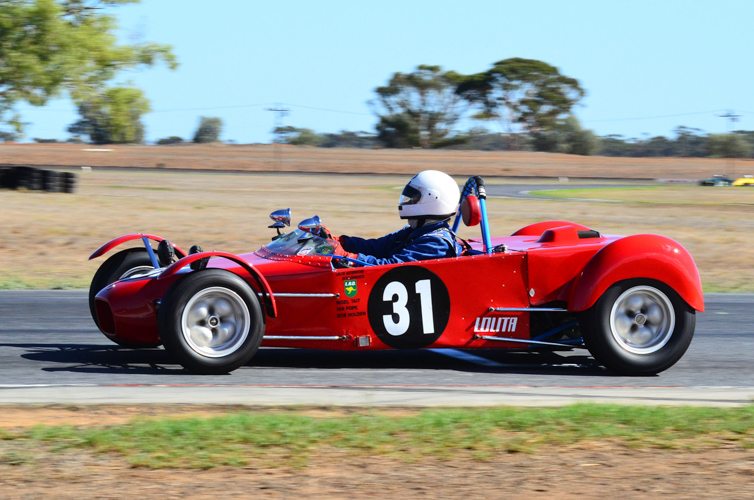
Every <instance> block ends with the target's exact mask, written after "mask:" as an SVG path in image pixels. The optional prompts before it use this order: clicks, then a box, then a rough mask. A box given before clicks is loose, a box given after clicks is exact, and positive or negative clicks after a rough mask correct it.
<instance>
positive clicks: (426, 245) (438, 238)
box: [340, 221, 461, 265]
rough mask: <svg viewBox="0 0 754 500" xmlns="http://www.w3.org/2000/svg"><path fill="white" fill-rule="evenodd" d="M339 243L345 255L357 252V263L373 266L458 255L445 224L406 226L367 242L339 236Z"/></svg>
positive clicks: (448, 228)
mask: <svg viewBox="0 0 754 500" xmlns="http://www.w3.org/2000/svg"><path fill="white" fill-rule="evenodd" d="M340 244H341V245H342V247H343V249H344V250H346V251H347V252H353V253H358V254H359V255H358V257H357V258H358V259H359V260H361V261H364V262H366V263H368V264H373V265H382V264H397V263H399V262H411V261H417V260H426V259H438V258H440V257H455V256H457V255H459V253H460V252H461V247H460V246H459V245H458V244H457V243H456V239H455V237H454V236H453V233H452V231H451V230H450V226H448V222H447V221H440V222H434V223H426V224H424V225H423V226H422V227H418V228H416V229H412V228H411V226H406V227H404V228H403V229H400V230H398V231H396V232H394V233H390V234H387V235H385V236H383V237H381V238H374V239H369V240H367V239H364V238H358V237H356V236H341V237H340Z"/></svg>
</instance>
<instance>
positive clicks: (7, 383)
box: [0, 291, 754, 406]
mask: <svg viewBox="0 0 754 500" xmlns="http://www.w3.org/2000/svg"><path fill="white" fill-rule="evenodd" d="M753 305H754V295H727V294H712V295H708V296H707V311H706V312H705V313H703V314H699V315H698V317H697V330H696V335H695V338H694V341H693V342H692V344H691V347H690V349H689V351H688V352H687V353H686V355H685V356H684V358H683V359H681V361H680V362H679V363H678V364H676V365H675V366H674V367H672V368H670V369H669V370H667V371H665V372H663V373H661V374H659V375H657V376H651V377H621V376H615V375H611V374H610V373H608V372H606V371H605V370H604V369H603V368H601V367H600V366H598V365H596V364H595V363H594V362H593V361H592V360H591V358H590V357H589V356H588V354H587V353H586V351H572V352H569V353H561V354H531V353H505V352H500V351H465V352H464V351H455V350H410V351H382V352H350V353H349V352H335V351H311V350H301V349H261V350H260V351H259V353H258V354H257V356H256V357H255V358H254V359H253V360H252V363H250V364H249V366H246V367H243V368H241V369H239V370H237V371H235V372H233V373H232V374H229V375H222V376H198V375H190V374H188V373H186V372H185V371H184V370H183V369H182V368H181V367H180V366H179V365H177V364H175V363H174V362H172V361H171V359H170V358H169V356H168V355H167V353H166V352H165V351H163V350H162V349H147V350H131V349H125V348H120V347H117V346H115V345H113V344H112V343H110V341H108V340H107V339H106V338H104V337H103V336H102V335H101V334H100V333H99V332H98V331H97V329H96V327H95V326H94V324H93V322H92V320H91V318H90V317H89V310H88V307H87V302H86V293H85V292H83V291H3V292H0V318H1V319H2V321H0V374H2V379H1V380H0V403H6V404H16V403H35V404H50V403H58V404H87V403H129V404H142V403H213V404H219V403H222V404H245V405H260V406H263V405H286V404H300V405H375V406H378V405H382V406H432V405H490V404H522V405H554V404H564V403H570V402H574V401H595V402H632V403H645V404H696V405H731V404H745V403H749V402H752V401H754V364H753V361H754V359H753V358H754V356H753V355H754V327H752V324H751V317H752V307H753Z"/></svg>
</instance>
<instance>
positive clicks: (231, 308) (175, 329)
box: [159, 269, 264, 374]
mask: <svg viewBox="0 0 754 500" xmlns="http://www.w3.org/2000/svg"><path fill="white" fill-rule="evenodd" d="M159 328H160V337H161V339H162V342H163V344H164V346H165V349H166V350H167V351H168V352H170V353H171V354H172V355H173V356H175V357H176V359H177V360H178V362H179V363H180V364H181V365H183V367H184V368H186V369H187V370H189V371H191V372H194V373H202V374H221V373H228V372H231V371H233V370H235V369H236V368H238V367H240V366H242V365H244V364H246V363H247V362H249V360H250V359H251V358H252V357H253V356H254V354H255V353H256V352H257V349H258V348H259V344H260V343H261V342H262V336H263V335H264V318H263V316H262V308H261V306H260V304H259V300H258V299H257V297H256V294H255V293H254V291H253V290H252V289H251V287H249V285H248V284H247V283H246V282H245V281H244V280H243V279H241V278H240V277H239V276H236V275H235V274H233V273H230V272H228V271H224V270H220V269H208V270H204V271H198V272H194V273H191V274H189V275H187V276H186V277H185V278H184V279H182V280H181V281H180V282H179V283H178V284H176V285H175V286H174V287H173V288H172V289H171V290H170V291H169V292H168V293H167V294H166V296H165V299H164V300H163V302H162V304H161V306H160V310H159Z"/></svg>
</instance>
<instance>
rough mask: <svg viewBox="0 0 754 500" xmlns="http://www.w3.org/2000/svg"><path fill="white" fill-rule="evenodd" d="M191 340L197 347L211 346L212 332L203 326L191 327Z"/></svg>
mask: <svg viewBox="0 0 754 500" xmlns="http://www.w3.org/2000/svg"><path fill="white" fill-rule="evenodd" d="M189 335H190V336H191V340H192V341H193V342H194V343H195V344H196V345H198V346H201V347H207V346H209V345H211V344H212V330H210V329H209V328H207V327H204V326H198V325H197V326H193V327H192V328H191V329H190V330H189Z"/></svg>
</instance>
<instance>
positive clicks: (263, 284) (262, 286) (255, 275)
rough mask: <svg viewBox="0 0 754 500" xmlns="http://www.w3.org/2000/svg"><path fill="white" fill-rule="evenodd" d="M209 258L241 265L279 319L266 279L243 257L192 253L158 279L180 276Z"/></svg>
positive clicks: (215, 253)
mask: <svg viewBox="0 0 754 500" xmlns="http://www.w3.org/2000/svg"><path fill="white" fill-rule="evenodd" d="M209 257H214V258H222V259H227V260H230V261H232V262H235V263H236V264H238V265H240V266H241V267H242V268H243V269H244V270H245V271H246V272H247V273H249V276H250V277H251V279H253V280H254V282H255V283H256V284H257V286H258V287H259V290H260V291H261V293H262V297H263V298H264V304H265V305H266V307H265V309H266V310H267V311H268V314H269V315H270V316H271V317H273V318H276V317H277V314H278V313H277V305H276V304H275V297H274V296H273V295H272V289H271V288H270V284H269V283H268V282H267V280H266V279H265V277H264V276H263V275H262V274H261V273H260V272H259V271H257V270H256V269H255V268H254V266H252V265H251V264H249V263H248V262H246V261H245V260H243V259H242V258H241V257H239V256H237V255H234V254H232V253H228V252H217V251H212V252H199V253H192V254H191V255H187V256H186V257H183V258H182V259H180V260H179V261H177V262H174V263H172V264H171V265H170V266H169V267H167V268H165V270H164V271H163V272H162V273H161V274H160V275H159V276H158V277H157V279H158V280H161V279H165V278H169V277H171V276H174V275H176V274H178V271H180V270H181V269H183V268H184V267H186V266H188V265H190V264H191V263H192V262H196V261H198V260H202V259H206V258H209Z"/></svg>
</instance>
